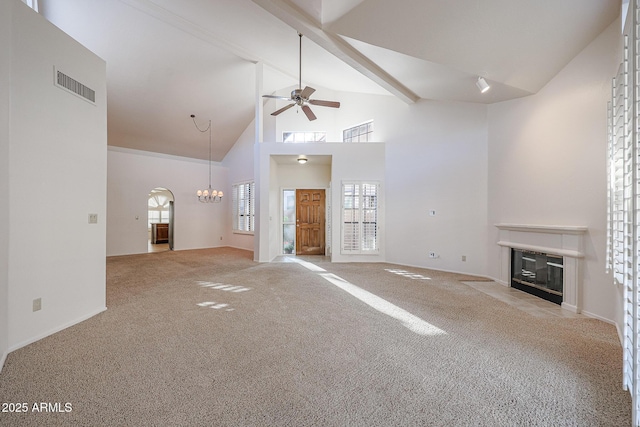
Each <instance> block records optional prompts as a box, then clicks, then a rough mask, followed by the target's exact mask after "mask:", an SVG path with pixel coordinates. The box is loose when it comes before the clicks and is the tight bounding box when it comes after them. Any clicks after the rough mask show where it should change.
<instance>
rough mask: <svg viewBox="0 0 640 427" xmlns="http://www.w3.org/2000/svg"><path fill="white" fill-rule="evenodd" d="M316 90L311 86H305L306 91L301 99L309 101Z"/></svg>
mask: <svg viewBox="0 0 640 427" xmlns="http://www.w3.org/2000/svg"><path fill="white" fill-rule="evenodd" d="M315 91H316V90H315V89H314V88H312V87H309V86H305V88H304V90H303V91H302V93H301V94H300V96H301V97H303V98H304V99H309V97H310V96H311V94H312V93H313V92H315Z"/></svg>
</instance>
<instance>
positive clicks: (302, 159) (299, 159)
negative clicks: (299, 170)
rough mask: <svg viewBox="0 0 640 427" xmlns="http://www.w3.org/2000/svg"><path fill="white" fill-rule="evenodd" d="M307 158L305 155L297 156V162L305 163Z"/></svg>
mask: <svg viewBox="0 0 640 427" xmlns="http://www.w3.org/2000/svg"><path fill="white" fill-rule="evenodd" d="M308 160H309V159H307V158H306V157H305V156H298V163H300V164H301V165H304V164H305V163H307V161H308Z"/></svg>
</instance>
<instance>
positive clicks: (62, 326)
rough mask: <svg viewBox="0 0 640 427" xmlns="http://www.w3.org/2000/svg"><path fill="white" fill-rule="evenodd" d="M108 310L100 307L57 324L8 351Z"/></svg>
mask: <svg viewBox="0 0 640 427" xmlns="http://www.w3.org/2000/svg"><path fill="white" fill-rule="evenodd" d="M106 310H107V307H102V308H99V309H97V310H95V311H92V312H90V313H88V314H86V315H84V316H82V317H79V318H77V319H75V320H73V321H71V322H67V323H65V324H63V325H61V326H57V327H55V328H53V329H50V330H49V331H47V332H45V333H43V334H40V335H36V336H35V337H33V338H29V339H28V340H25V341H22V342H20V343H18V344H16V345H13V346H11V347H9V351H8V353H11V352H12V351H15V350H17V349H19V348H22V347H25V346H27V345H29V344H32V343H34V342H36V341H40V340H41V339H43V338H46V337H48V336H49V335H53V334H55V333H56V332H60V331H62V330H64V329H67V328H69V327H71V326H73V325H77V324H78V323H80V322H84V321H85V320H87V319H90V318H92V317H93V316H95V315H96V314H100V313H102V312H103V311H106Z"/></svg>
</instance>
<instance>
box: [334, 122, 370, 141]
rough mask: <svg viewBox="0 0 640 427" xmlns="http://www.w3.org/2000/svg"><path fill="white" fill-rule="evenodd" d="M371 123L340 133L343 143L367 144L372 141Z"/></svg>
mask: <svg viewBox="0 0 640 427" xmlns="http://www.w3.org/2000/svg"><path fill="white" fill-rule="evenodd" d="M372 135H373V121H370V122H367V123H363V124H361V125H358V126H354V127H352V128H349V129H345V130H343V131H342V141H343V142H369V141H372V140H373V139H372Z"/></svg>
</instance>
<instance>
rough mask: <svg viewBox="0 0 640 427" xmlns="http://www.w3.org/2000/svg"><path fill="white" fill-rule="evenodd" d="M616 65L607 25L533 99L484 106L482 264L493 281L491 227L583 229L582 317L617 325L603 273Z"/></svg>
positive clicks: (616, 302)
mask: <svg viewBox="0 0 640 427" xmlns="http://www.w3.org/2000/svg"><path fill="white" fill-rule="evenodd" d="M620 61H621V35H620V22H619V21H616V22H614V23H613V24H611V25H610V26H609V28H608V29H607V30H605V31H604V32H603V33H602V34H601V35H600V36H599V37H598V38H597V39H596V40H594V41H593V42H592V43H591V44H590V45H589V46H588V47H587V48H585V49H584V50H583V51H582V52H581V53H580V54H579V55H578V56H576V58H574V59H573V60H572V61H571V62H570V63H569V64H568V65H567V66H566V67H565V68H564V69H563V70H562V71H561V72H560V73H559V74H558V75H557V76H556V77H555V78H554V79H553V80H552V81H551V82H549V83H548V84H547V85H546V86H545V87H544V88H543V89H542V90H541V91H540V92H539V93H538V94H536V95H533V96H530V97H527V98H522V99H517V100H513V101H507V102H503V103H499V104H494V105H491V106H490V107H489V197H488V200H489V239H488V242H487V247H488V266H489V274H490V275H491V276H492V277H499V276H500V275H499V269H500V258H499V247H498V246H497V245H496V242H497V241H498V230H497V229H496V228H495V227H494V224H497V223H518V224H536V225H578V226H586V227H588V229H589V231H588V234H587V235H586V236H585V241H586V245H585V246H586V247H585V248H584V249H585V253H586V257H585V260H584V261H585V262H584V271H583V283H584V288H583V292H582V307H583V311H584V312H585V313H588V314H590V315H593V316H595V317H599V318H602V319H605V320H609V321H615V322H617V323H618V324H620V322H621V303H622V296H621V294H620V290H619V289H616V288H615V287H614V285H613V280H612V278H611V275H610V274H607V273H606V272H605V257H606V226H607V218H606V214H607V212H606V209H607V188H606V185H607V176H606V149H607V101H608V100H609V99H610V94H611V79H612V77H613V76H614V75H615V73H616V70H617V68H618V64H619V63H620Z"/></svg>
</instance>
